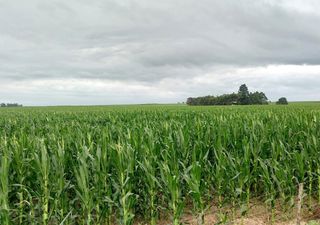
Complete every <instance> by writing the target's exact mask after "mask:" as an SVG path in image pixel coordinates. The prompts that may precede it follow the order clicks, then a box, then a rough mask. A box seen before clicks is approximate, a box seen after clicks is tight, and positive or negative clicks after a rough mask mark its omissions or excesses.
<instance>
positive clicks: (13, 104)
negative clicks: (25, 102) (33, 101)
mask: <svg viewBox="0 0 320 225" xmlns="http://www.w3.org/2000/svg"><path fill="white" fill-rule="evenodd" d="M0 106H1V107H22V105H20V104H18V103H7V104H6V103H1V105H0Z"/></svg>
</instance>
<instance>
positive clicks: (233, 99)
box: [187, 84, 268, 105]
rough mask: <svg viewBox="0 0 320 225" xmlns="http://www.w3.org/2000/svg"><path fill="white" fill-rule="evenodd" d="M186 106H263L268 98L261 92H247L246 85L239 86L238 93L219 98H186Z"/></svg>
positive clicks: (209, 96)
mask: <svg viewBox="0 0 320 225" xmlns="http://www.w3.org/2000/svg"><path fill="white" fill-rule="evenodd" d="M187 104H188V105H264V104H268V98H267V96H266V95H265V94H264V93H263V92H258V91H256V92H249V90H248V87H247V85H245V84H243V85H241V86H240V88H239V91H238V93H232V94H224V95H220V96H211V95H208V96H204V97H196V98H191V97H190V98H188V99H187Z"/></svg>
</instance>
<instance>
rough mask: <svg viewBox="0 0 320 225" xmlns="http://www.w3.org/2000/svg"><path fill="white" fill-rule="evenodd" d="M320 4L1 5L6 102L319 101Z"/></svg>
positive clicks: (189, 0) (113, 1) (6, 0)
mask: <svg viewBox="0 0 320 225" xmlns="http://www.w3.org/2000/svg"><path fill="white" fill-rule="evenodd" d="M319 24H320V1H319V0H201V1H199V0H161V1H159V0H94V1H93V0H68V1H66V0H28V1H21V0H0V102H18V103H21V104H23V105H106V104H138V103H176V102H184V101H186V98H187V97H190V96H202V95H220V94H224V93H231V92H237V90H238V88H239V86H240V85H241V84H243V83H245V84H247V86H248V88H249V90H251V91H256V90H258V91H263V92H265V94H266V95H267V97H268V98H269V99H270V100H272V101H275V100H277V99H278V98H280V97H282V96H285V97H287V99H288V100H289V101H301V100H310V101H311V100H320V29H319Z"/></svg>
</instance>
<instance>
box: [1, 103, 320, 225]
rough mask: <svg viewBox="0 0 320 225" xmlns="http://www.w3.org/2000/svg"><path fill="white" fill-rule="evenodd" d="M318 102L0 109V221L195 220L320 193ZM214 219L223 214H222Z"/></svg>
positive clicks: (289, 204) (286, 204)
mask: <svg viewBox="0 0 320 225" xmlns="http://www.w3.org/2000/svg"><path fill="white" fill-rule="evenodd" d="M319 121H320V105H319V104H313V103H312V104H311V103H308V104H306V105H304V107H301V105H299V104H292V105H291V104H290V105H288V107H280V106H276V105H270V106H259V107H257V106H249V107H243V106H233V107H202V106H201V107H185V106H180V105H179V106H176V105H172V106H170V105H167V106H152V105H150V106H114V107H60V108H59V107H48V108H27V107H23V108H20V109H18V110H17V109H10V108H3V109H1V110H0V170H1V173H0V224H60V223H62V222H63V224H109V225H111V224H134V223H136V222H137V223H138V222H141V221H142V222H143V224H157V223H158V221H159V220H161V219H162V218H163V217H165V218H170V217H172V223H173V224H180V223H181V217H182V216H183V213H184V212H185V211H186V210H189V209H193V213H194V217H195V218H197V221H198V224H204V223H205V222H206V221H204V217H203V215H204V214H205V213H206V212H207V211H208V210H211V208H210V206H211V205H212V203H213V204H214V205H215V206H217V207H218V209H222V208H223V207H224V206H230V205H239V206H240V208H241V210H242V213H243V214H245V213H247V212H248V211H249V210H250V207H248V206H249V203H250V200H251V199H252V198H254V197H257V196H258V197H259V198H260V199H262V200H264V201H265V202H266V205H267V206H268V207H270V212H274V210H275V209H274V207H275V202H276V200H280V201H281V203H282V204H281V205H282V207H285V208H289V207H292V204H293V203H292V202H293V199H294V198H295V196H296V195H297V184H298V183H300V182H304V184H305V185H304V187H305V193H306V194H307V195H308V197H310V198H306V199H308V201H306V204H311V200H309V199H311V197H312V198H319V199H317V200H319V201H320V153H319V143H320V123H319ZM221 219H222V221H223V219H224V218H223V217H221Z"/></svg>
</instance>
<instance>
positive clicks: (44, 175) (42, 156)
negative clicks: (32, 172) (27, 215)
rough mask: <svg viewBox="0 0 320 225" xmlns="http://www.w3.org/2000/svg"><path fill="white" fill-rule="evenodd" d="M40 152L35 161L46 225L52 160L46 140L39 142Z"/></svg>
mask: <svg viewBox="0 0 320 225" xmlns="http://www.w3.org/2000/svg"><path fill="white" fill-rule="evenodd" d="M37 146H38V148H39V152H37V153H36V152H35V153H34V160H35V164H36V171H37V179H38V182H39V187H40V190H39V192H40V193H39V194H40V203H41V214H42V224H44V225H46V224H47V223H48V219H49V201H50V189H49V171H50V158H49V155H48V151H47V148H46V146H45V143H44V140H39V141H38V145H37Z"/></svg>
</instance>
